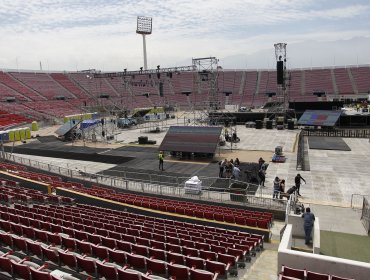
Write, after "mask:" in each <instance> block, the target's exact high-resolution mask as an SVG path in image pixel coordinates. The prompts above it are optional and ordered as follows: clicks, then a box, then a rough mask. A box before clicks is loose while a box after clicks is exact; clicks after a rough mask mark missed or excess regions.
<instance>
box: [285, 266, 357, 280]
mask: <svg viewBox="0 0 370 280" xmlns="http://www.w3.org/2000/svg"><path fill="white" fill-rule="evenodd" d="M293 279H300V280H354V279H350V278H342V277H339V276H335V275H329V274H323V273H317V272H314V271H310V270H306V269H295V268H291V267H288V266H285V265H283V266H282V267H281V272H280V274H279V280H293Z"/></svg>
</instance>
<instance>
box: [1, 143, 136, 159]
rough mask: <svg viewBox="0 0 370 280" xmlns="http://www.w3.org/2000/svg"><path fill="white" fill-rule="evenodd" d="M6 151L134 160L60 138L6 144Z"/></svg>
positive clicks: (79, 157) (53, 156)
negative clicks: (67, 143) (67, 142)
mask: <svg viewBox="0 0 370 280" xmlns="http://www.w3.org/2000/svg"><path fill="white" fill-rule="evenodd" d="M5 151H7V152H10V151H13V153H18V154H26V155H33V156H42V157H52V158H64V159H74V160H84V161H94V162H103V163H111V164H121V163H124V162H127V161H130V160H132V159H133V158H132V157H129V156H126V157H125V156H114V155H109V154H106V152H107V151H110V149H102V148H90V147H80V146H70V145H66V143H64V142H61V141H59V140H56V141H47V142H32V143H28V144H23V145H20V146H15V147H10V146H6V147H5Z"/></svg>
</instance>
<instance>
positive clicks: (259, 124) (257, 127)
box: [256, 120, 262, 129]
mask: <svg viewBox="0 0 370 280" xmlns="http://www.w3.org/2000/svg"><path fill="white" fill-rule="evenodd" d="M256 129H262V121H261V120H256Z"/></svg>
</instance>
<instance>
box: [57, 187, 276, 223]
mask: <svg viewBox="0 0 370 280" xmlns="http://www.w3.org/2000/svg"><path fill="white" fill-rule="evenodd" d="M53 186H54V187H63V188H73V190H74V191H78V192H82V193H86V194H89V195H94V196H97V197H101V198H105V199H109V200H113V201H119V202H122V203H127V204H131V205H135V206H139V207H144V208H150V209H155V210H160V211H163V212H170V213H177V214H182V215H189V216H192V217H198V218H205V219H208V220H218V221H221V222H224V221H226V220H228V221H229V222H232V223H237V224H241V225H247V226H252V227H259V228H264V229H268V228H270V227H271V223H272V222H273V216H272V214H271V213H268V212H257V211H251V210H244V209H236V208H230V207H226V206H210V205H205V204H201V203H196V202H183V201H181V202H180V201H176V200H171V199H162V198H155V197H147V196H143V195H135V194H126V193H116V192H115V191H114V190H111V189H106V188H102V187H97V186H92V187H91V188H86V187H83V186H81V185H78V186H74V185H73V184H65V183H63V182H54V183H53ZM194 209H196V211H194ZM215 214H216V216H215ZM231 216H235V219H233V218H231Z"/></svg>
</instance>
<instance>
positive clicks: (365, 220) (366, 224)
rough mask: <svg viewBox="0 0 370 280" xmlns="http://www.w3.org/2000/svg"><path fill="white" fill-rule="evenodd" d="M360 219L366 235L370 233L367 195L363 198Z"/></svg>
mask: <svg viewBox="0 0 370 280" xmlns="http://www.w3.org/2000/svg"><path fill="white" fill-rule="evenodd" d="M362 205H363V206H362V213H361V220H362V224H363V225H364V227H365V230H366V232H367V234H368V235H370V204H369V200H368V199H367V197H364V198H363V204H362Z"/></svg>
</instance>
